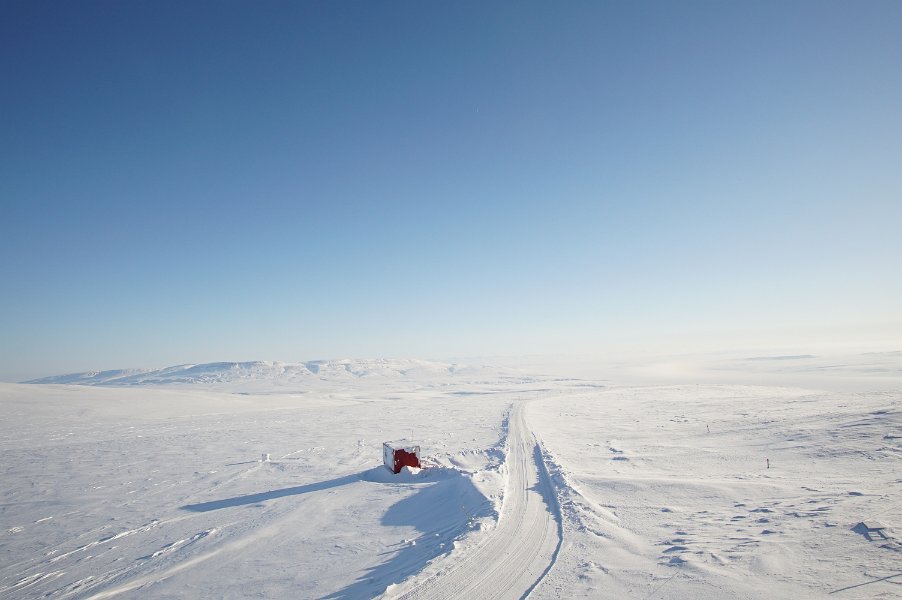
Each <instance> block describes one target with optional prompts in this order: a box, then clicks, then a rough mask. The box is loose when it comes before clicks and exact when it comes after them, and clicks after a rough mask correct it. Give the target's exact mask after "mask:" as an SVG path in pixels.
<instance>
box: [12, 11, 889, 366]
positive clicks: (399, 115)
mask: <svg viewBox="0 0 902 600" xmlns="http://www.w3.org/2000/svg"><path fill="white" fill-rule="evenodd" d="M900 57H902V3H898V2H892V1H885V2H879V1H875V2H868V3H863V4H854V3H847V2H813V1H811V2H790V3H780V4H778V3H758V4H739V3H729V4H722V3H714V2H686V3H679V4H673V3H665V2H648V3H629V4H626V3H589V2H573V3H567V4H564V5H553V6H552V5H548V4H542V3H535V2H527V3H517V4H505V3H496V2H488V3H485V2H480V3H469V2H465V3H454V4H430V5H423V4H413V3H404V4H402V3H396V4H369V3H343V4H335V3H281V2H273V3H267V4H262V5H261V4H256V3H228V4H214V3H199V2H187V3H184V2H130V3H65V4H60V3H51V2H21V1H9V2H4V3H2V4H0V77H2V81H3V82H4V85H3V86H2V88H0V234H2V235H0V255H2V257H3V258H2V260H0V285H2V289H3V293H2V294H0V339H2V340H3V342H2V344H0V381H21V380H25V379H32V378H37V377H41V376H48V375H55V374H62V373H71V372H79V371H88V370H91V369H97V370H100V369H116V368H129V367H160V366H167V365H174V364H179V363H203V362H210V361H217V360H282V361H302V360H312V359H320V358H333V357H344V356H354V357H365V356H372V357H375V356H392V357H402V356H403V357H411V358H441V357H454V356H492V355H504V356H511V355H523V354H529V355H569V354H572V355H581V356H587V357H591V356H595V355H599V356H600V355H605V354H606V353H611V352H621V351H622V352H635V353H643V352H648V353H664V352H691V351H701V350H713V349H719V348H720V349H729V348H746V347H748V348H755V347H762V348H763V347H777V348H788V349H795V348H802V349H804V348H812V349H818V348H827V349H829V348H837V347H851V348H856V349H862V350H863V351H864V350H867V349H870V348H876V349H885V350H899V349H902V313H900V310H899V307H900V306H902V278H900V277H899V273H902V236H900V235H899V223H900V222H902V168H900V166H902V111H900V110H899V107H900V106H902V69H900V68H899V67H900V64H899V63H900Z"/></svg>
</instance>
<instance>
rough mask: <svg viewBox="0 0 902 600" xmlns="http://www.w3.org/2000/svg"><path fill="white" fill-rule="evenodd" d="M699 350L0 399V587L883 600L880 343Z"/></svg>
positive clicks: (885, 553)
mask: <svg viewBox="0 0 902 600" xmlns="http://www.w3.org/2000/svg"><path fill="white" fill-rule="evenodd" d="M718 360H719V361H720V362H716V361H715V362H714V363H709V365H708V367H707V370H706V371H705V373H706V374H707V375H708V376H702V375H700V373H701V371H693V375H692V376H691V377H689V379H690V380H693V379H695V380H698V381H711V377H712V376H711V374H712V373H718V377H721V378H722V377H723V376H724V375H723V374H724V373H725V372H726V373H727V374H728V375H729V374H733V373H734V372H735V373H741V374H743V376H742V377H739V376H737V377H736V378H735V379H734V381H737V382H739V381H741V382H743V383H747V382H748V380H749V379H752V378H753V376H756V375H757V376H766V378H764V380H765V381H766V382H767V383H768V384H769V385H768V386H754V385H734V384H729V383H724V382H722V381H720V380H719V379H718V381H720V382H718V383H705V384H703V385H697V384H694V383H680V384H677V385H673V384H672V383H673V382H672V381H668V382H667V383H671V385H655V386H640V385H628V386H624V385H615V383H614V382H613V381H614V380H616V377H610V378H601V377H599V378H595V379H586V378H584V377H567V378H562V377H559V376H558V377H556V376H552V375H544V376H542V375H530V374H526V373H524V372H521V371H518V370H516V369H512V368H503V369H502V368H488V367H478V368H472V367H460V366H456V365H453V366H452V365H442V364H437V363H428V362H422V361H320V362H315V363H313V362H312V363H303V364H297V365H284V364H280V363H241V364H238V365H236V364H233V363H222V364H216V365H188V366H182V367H173V368H169V369H164V370H160V371H149V370H147V371H128V372H121V371H120V372H107V373H95V374H91V375H84V374H82V375H78V376H70V377H67V378H65V379H62V380H60V379H55V380H50V381H57V382H60V381H61V382H63V383H43V384H40V385H31V384H28V385H25V384H0V409H2V415H3V418H2V422H0V430H2V437H0V474H2V475H0V477H2V480H0V484H2V485H0V597H2V598H35V597H48V598H112V597H117V596H118V597H123V598H126V597H132V598H137V597H155V598H195V597H205V598H220V597H221V598H244V597H248V596H253V597H264V598H370V597H377V596H380V595H383V594H384V595H385V597H386V598H454V597H469V598H491V597H497V598H522V597H525V596H526V595H529V597H530V598H574V597H593V598H595V597H603V598H615V597H619V598H623V597H627V598H639V599H650V598H775V597H779V598H821V597H827V596H830V597H831V598H881V597H885V598H897V597H902V493H900V492H902V471H900V463H902V384H900V383H899V378H898V374H899V373H902V370H900V368H899V367H900V364H899V363H900V362H902V354H899V353H892V352H890V353H882V354H880V355H879V356H878V355H863V354H862V355H856V357H852V358H851V359H847V360H843V361H839V362H837V361H835V360H833V359H830V360H824V359H820V358H818V357H810V356H803V355H798V356H796V355H793V356H771V357H757V356H752V357H749V358H744V359H741V360H740V359H736V358H730V359H718ZM712 365H713V366H712ZM875 365H877V366H875ZM831 366H832V367H833V368H825V367H831ZM530 372H531V373H532V372H539V371H533V370H532V369H530ZM625 372H626V370H621V371H620V373H621V374H622V373H625ZM631 373H633V374H635V373H639V370H638V369H636V368H633V370H632V371H631ZM658 375H659V376H657V377H649V378H648V380H649V381H661V380H662V377H663V376H661V375H660V370H658ZM894 376H895V378H894ZM799 377H800V379H799V380H798V381H795V380H794V379H793V378H799ZM850 377H851V379H850ZM665 379H666V378H665ZM774 382H778V383H780V385H779V386H774V385H773V384H774ZM799 382H801V383H804V384H805V386H806V387H797V386H798V385H800V383H799ZM631 383H632V382H631ZM819 383H822V384H823V385H818V384H819ZM85 384H90V385H85ZM812 384H813V385H812ZM869 390H876V391H869ZM402 438H406V439H410V440H415V441H416V442H418V443H419V444H420V445H421V446H422V450H423V454H424V455H425V456H427V457H429V459H430V461H431V463H432V465H431V467H430V468H427V469H423V470H422V471H419V472H404V473H402V474H400V475H397V476H396V475H392V474H390V473H389V472H388V471H387V470H385V469H384V468H383V467H381V466H380V461H381V444H382V442H383V441H384V440H393V439H402ZM264 453H268V454H269V455H270V457H271V459H270V460H269V461H268V462H263V461H261V455H262V454H264ZM768 463H769V468H768ZM862 522H864V523H866V524H867V525H868V526H871V527H882V529H871V530H870V531H869V530H866V529H863V528H862V526H860V525H859V524H860V523H862Z"/></svg>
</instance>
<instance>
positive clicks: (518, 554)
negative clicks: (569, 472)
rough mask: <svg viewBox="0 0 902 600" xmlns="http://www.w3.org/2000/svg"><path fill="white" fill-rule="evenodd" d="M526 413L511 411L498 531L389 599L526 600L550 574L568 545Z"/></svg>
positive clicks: (433, 567) (520, 409) (392, 593)
mask: <svg viewBox="0 0 902 600" xmlns="http://www.w3.org/2000/svg"><path fill="white" fill-rule="evenodd" d="M525 408H526V406H525V404H520V403H518V404H516V405H515V406H514V408H513V410H512V411H511V416H510V425H509V430H508V454H507V461H506V466H507V471H508V482H507V486H506V491H505V495H504V501H503V504H502V507H501V514H500V517H499V519H498V524H497V526H496V527H495V528H494V529H493V530H492V531H491V532H488V534H487V535H486V537H485V539H483V540H482V541H481V542H480V543H479V544H478V545H477V546H475V547H473V548H466V549H464V550H462V551H461V552H452V553H451V554H449V555H448V556H447V557H445V558H443V559H440V560H437V561H435V562H433V563H431V564H430V565H429V566H427V568H426V569H424V571H422V572H421V573H420V574H418V575H416V576H414V577H412V578H411V579H408V580H407V581H406V582H404V583H402V584H400V585H399V586H396V587H394V588H393V589H392V590H391V591H390V592H388V593H386V595H385V596H384V597H385V598H393V599H394V598H398V599H399V600H402V599H403V600H423V599H429V600H442V599H445V598H467V597H478V598H485V599H499V600H500V599H510V598H525V597H526V596H528V595H529V594H530V593H531V592H532V590H533V589H535V588H536V586H537V585H538V584H539V582H540V581H541V579H542V578H543V577H544V576H545V574H546V573H547V572H548V571H549V570H550V567H551V566H552V564H553V563H554V560H555V558H556V557H557V552H558V549H559V547H560V544H561V541H562V537H561V536H562V533H561V524H560V519H559V514H560V511H559V510H557V508H556V506H557V504H556V502H557V501H556V499H555V496H554V490H553V488H552V485H551V482H550V481H549V478H548V474H547V472H546V471H545V469H544V465H541V464H539V461H541V456H542V455H541V449H540V447H539V444H538V442H537V440H536V438H535V435H534V434H533V432H532V431H531V430H530V429H529V427H528V425H527V423H526V418H525V414H524V411H525Z"/></svg>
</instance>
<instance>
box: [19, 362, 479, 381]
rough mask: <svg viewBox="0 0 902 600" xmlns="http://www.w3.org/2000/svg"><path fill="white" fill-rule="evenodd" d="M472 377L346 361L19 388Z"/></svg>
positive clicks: (200, 367)
mask: <svg viewBox="0 0 902 600" xmlns="http://www.w3.org/2000/svg"><path fill="white" fill-rule="evenodd" d="M476 371H478V369H474V368H473V367H469V366H467V365H461V364H455V363H442V362H434V361H426V360H414V359H388V358H382V359H347V358H346V359H335V360H313V361H308V362H297V363H292V362H279V361H246V362H212V363H204V364H183V365H175V366H170V367H164V368H161V369H115V370H108V371H86V372H82V373H70V374H66V375H54V376H51V377H42V378H40V379H32V380H30V381H25V382H24V383H29V384H68V385H91V386H144V385H173V384H210V383H235V382H243V381H269V382H276V383H295V382H303V381H305V380H310V379H326V380H334V379H355V378H362V377H376V378H379V377H382V378H388V377H391V378H410V377H422V376H456V375H458V376H459V375H461V374H466V373H474V372H476Z"/></svg>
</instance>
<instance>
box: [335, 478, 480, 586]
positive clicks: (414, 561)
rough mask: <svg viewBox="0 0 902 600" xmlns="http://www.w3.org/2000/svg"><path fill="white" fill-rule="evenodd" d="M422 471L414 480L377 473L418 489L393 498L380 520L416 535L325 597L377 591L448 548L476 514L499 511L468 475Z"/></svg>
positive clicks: (414, 571) (379, 480) (376, 480)
mask: <svg viewBox="0 0 902 600" xmlns="http://www.w3.org/2000/svg"><path fill="white" fill-rule="evenodd" d="M377 469H382V467H377ZM382 470H383V471H384V469H382ZM371 472H372V473H378V472H377V471H376V470H371V471H367V472H365V473H364V474H363V476H362V477H361V478H362V479H363V480H364V481H367V480H368V478H367V475H368V474H369V473H371ZM386 472H387V471H386ZM421 473H422V474H425V475H426V477H423V478H422V479H418V480H416V482H415V483H412V484H411V483H408V482H403V483H394V482H391V481H386V480H385V479H384V476H383V475H382V474H381V473H379V474H378V475H377V479H375V480H372V479H370V480H369V481H370V482H371V483H388V484H389V485H396V486H403V487H409V488H412V489H415V490H416V491H415V493H414V494H412V495H410V496H407V497H406V498H404V499H403V500H401V501H399V502H396V503H395V504H393V505H392V506H391V507H390V508H389V509H388V510H387V511H386V512H385V514H384V515H383V516H382V519H381V520H380V523H381V524H382V525H383V526H386V527H413V528H414V529H416V531H417V535H416V537H414V538H413V539H412V540H408V541H406V542H401V543H399V544H395V545H394V546H392V547H388V548H386V551H385V552H383V553H382V555H383V556H388V557H389V558H388V559H387V560H386V561H385V562H383V563H381V564H379V565H375V566H373V567H371V568H370V569H369V570H368V571H367V572H366V573H365V574H364V575H363V576H362V577H360V578H359V579H358V580H357V581H355V582H354V583H352V584H351V585H349V586H347V587H345V588H343V589H341V590H338V591H337V592H334V593H332V594H329V595H328V596H326V597H325V598H327V599H339V598H373V597H375V596H378V595H380V594H382V593H383V592H384V591H385V589H386V588H387V587H388V586H389V585H392V584H395V583H400V582H401V581H403V580H405V579H407V578H408V577H410V576H411V575H413V574H415V573H418V572H420V571H421V570H422V569H423V567H425V566H426V563H428V562H429V561H430V560H432V559H433V558H435V557H437V556H439V555H442V554H447V553H448V552H450V551H451V550H452V549H453V547H454V540H456V539H458V538H459V537H461V536H462V535H463V534H464V533H466V532H467V531H470V530H471V529H472V528H473V526H474V524H475V521H476V519H480V518H482V517H488V516H490V515H494V514H495V510H494V506H493V505H492V503H491V502H490V501H489V499H488V498H486V497H485V496H484V495H483V494H482V493H481V492H480V491H479V490H477V489H476V486H474V485H473V482H472V480H471V479H470V477H468V476H466V475H464V474H462V473H460V472H459V471H456V470H453V469H427V470H424V471H422V472H421Z"/></svg>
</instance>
